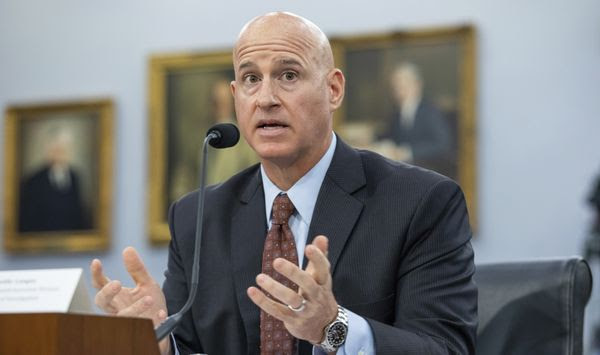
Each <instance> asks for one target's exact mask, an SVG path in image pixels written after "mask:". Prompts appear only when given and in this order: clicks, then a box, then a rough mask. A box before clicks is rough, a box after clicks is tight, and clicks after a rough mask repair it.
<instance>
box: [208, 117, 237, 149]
mask: <svg viewBox="0 0 600 355" xmlns="http://www.w3.org/2000/svg"><path fill="white" fill-rule="evenodd" d="M206 136H207V137H208V136H212V137H213V138H211V139H210V140H209V141H208V144H210V145H211V146H213V147H214V148H219V149H220V148H229V147H233V146H234V145H236V144H237V142H238V141H239V140H240V131H239V130H238V128H237V127H236V126H235V125H234V124H231V123H219V124H216V125H214V126H212V127H211V128H210V129H209V130H208V132H206Z"/></svg>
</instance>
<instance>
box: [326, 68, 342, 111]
mask: <svg viewBox="0 0 600 355" xmlns="http://www.w3.org/2000/svg"><path fill="white" fill-rule="evenodd" d="M327 83H328V85H329V106H330V110H331V112H333V111H335V110H337V109H338V108H339V107H340V106H341V105H342V101H343V100H344V93H345V90H346V78H344V73H342V71H341V70H339V69H337V68H335V69H333V70H332V71H331V72H330V73H329V75H328V76H327Z"/></svg>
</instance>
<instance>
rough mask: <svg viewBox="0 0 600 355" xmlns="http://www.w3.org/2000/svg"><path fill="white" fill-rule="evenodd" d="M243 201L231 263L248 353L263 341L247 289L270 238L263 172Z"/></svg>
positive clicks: (235, 220) (234, 220) (257, 313)
mask: <svg viewBox="0 0 600 355" xmlns="http://www.w3.org/2000/svg"><path fill="white" fill-rule="evenodd" d="M240 201H241V206H240V208H239V210H238V211H237V212H236V213H235V215H234V216H233V218H232V226H231V257H232V260H231V263H232V265H233V280H234V283H235V290H236V296H237V300H238V305H239V309H240V313H241V316H242V319H243V320H244V327H245V329H246V338H247V343H248V350H249V352H250V353H252V352H253V351H255V349H258V347H259V345H260V344H259V343H258V342H257V340H259V339H260V326H259V323H260V310H259V308H258V306H256V305H255V304H254V303H253V302H252V300H250V298H249V297H248V295H247V294H246V290H247V289H248V287H250V286H252V285H255V284H256V282H255V278H256V275H258V274H259V273H260V272H261V263H262V251H263V248H262V245H264V241H265V236H266V235H267V226H266V222H265V202H264V193H263V188H262V183H261V179H260V170H257V172H256V174H255V175H254V176H253V177H252V178H251V179H250V180H249V183H248V185H247V186H246V188H245V190H244V191H243V192H242V194H241V196H240ZM252 349H254V350H252Z"/></svg>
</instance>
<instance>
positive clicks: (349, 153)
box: [303, 137, 366, 274]
mask: <svg viewBox="0 0 600 355" xmlns="http://www.w3.org/2000/svg"><path fill="white" fill-rule="evenodd" d="M365 184H366V178H365V175H364V170H363V166H362V161H361V159H360V156H359V154H358V152H357V151H356V150H354V149H352V148H350V147H349V146H348V145H346V144H345V143H344V142H342V140H341V139H339V137H338V140H337V146H336V149H335V153H334V156H333V159H332V161H331V165H330V166H329V169H328V170H327V174H326V175H325V179H324V180H323V184H322V185H321V190H320V191H319V196H318V198H317V203H316V205H315V210H314V212H313V218H312V221H311V224H310V228H309V231H308V239H307V245H308V244H309V243H311V242H312V241H313V239H314V237H315V236H317V235H320V234H322V235H324V236H326V237H327V238H328V239H329V262H330V263H331V273H332V274H333V273H334V271H335V266H336V265H337V261H338V260H339V257H340V255H341V254H342V251H343V249H344V246H345V245H346V241H347V240H348V237H349V236H350V233H351V232H352V229H353V228H354V225H355V224H356V221H357V220H358V217H359V216H360V213H361V211H362V209H363V203H362V202H361V201H360V200H358V199H357V198H356V197H355V196H353V193H354V192H356V191H357V190H359V189H360V188H361V187H363V186H364V185H365ZM303 264H304V267H306V264H307V261H306V258H305V259H304V263H303Z"/></svg>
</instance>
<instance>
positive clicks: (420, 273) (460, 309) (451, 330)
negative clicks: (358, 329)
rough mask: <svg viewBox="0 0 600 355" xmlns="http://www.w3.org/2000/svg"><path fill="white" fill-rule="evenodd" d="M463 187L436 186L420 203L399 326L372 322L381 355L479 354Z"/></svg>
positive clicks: (403, 275)
mask: <svg viewBox="0 0 600 355" xmlns="http://www.w3.org/2000/svg"><path fill="white" fill-rule="evenodd" d="M470 238H471V231H470V227H469V222H468V216H467V210H466V206H465V201H464V197H463V194H462V192H461V190H460V188H459V187H458V186H457V185H456V183H454V182H453V181H451V180H447V179H445V180H442V181H439V182H438V183H436V184H434V185H433V187H431V188H430V189H429V191H428V192H427V193H426V194H425V195H424V197H423V198H422V200H421V202H420V203H419V205H418V207H417V209H416V211H415V213H414V216H413V218H412V220H411V221H410V224H409V227H408V233H407V239H406V244H405V246H404V248H403V253H402V255H403V258H402V261H401V263H400V266H399V269H398V270H397V276H396V278H397V283H396V300H395V317H394V322H393V324H391V325H390V324H385V323H382V322H378V321H375V320H372V319H368V318H367V321H368V322H369V325H370V326H371V329H372V330H373V335H374V338H375V346H376V353H377V354H421V355H422V354H473V353H474V352H475V333H476V327H477V289H476V287H475V285H474V283H473V281H472V276H473V273H474V271H475V267H474V264H473V250H472V248H471V244H470Z"/></svg>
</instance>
